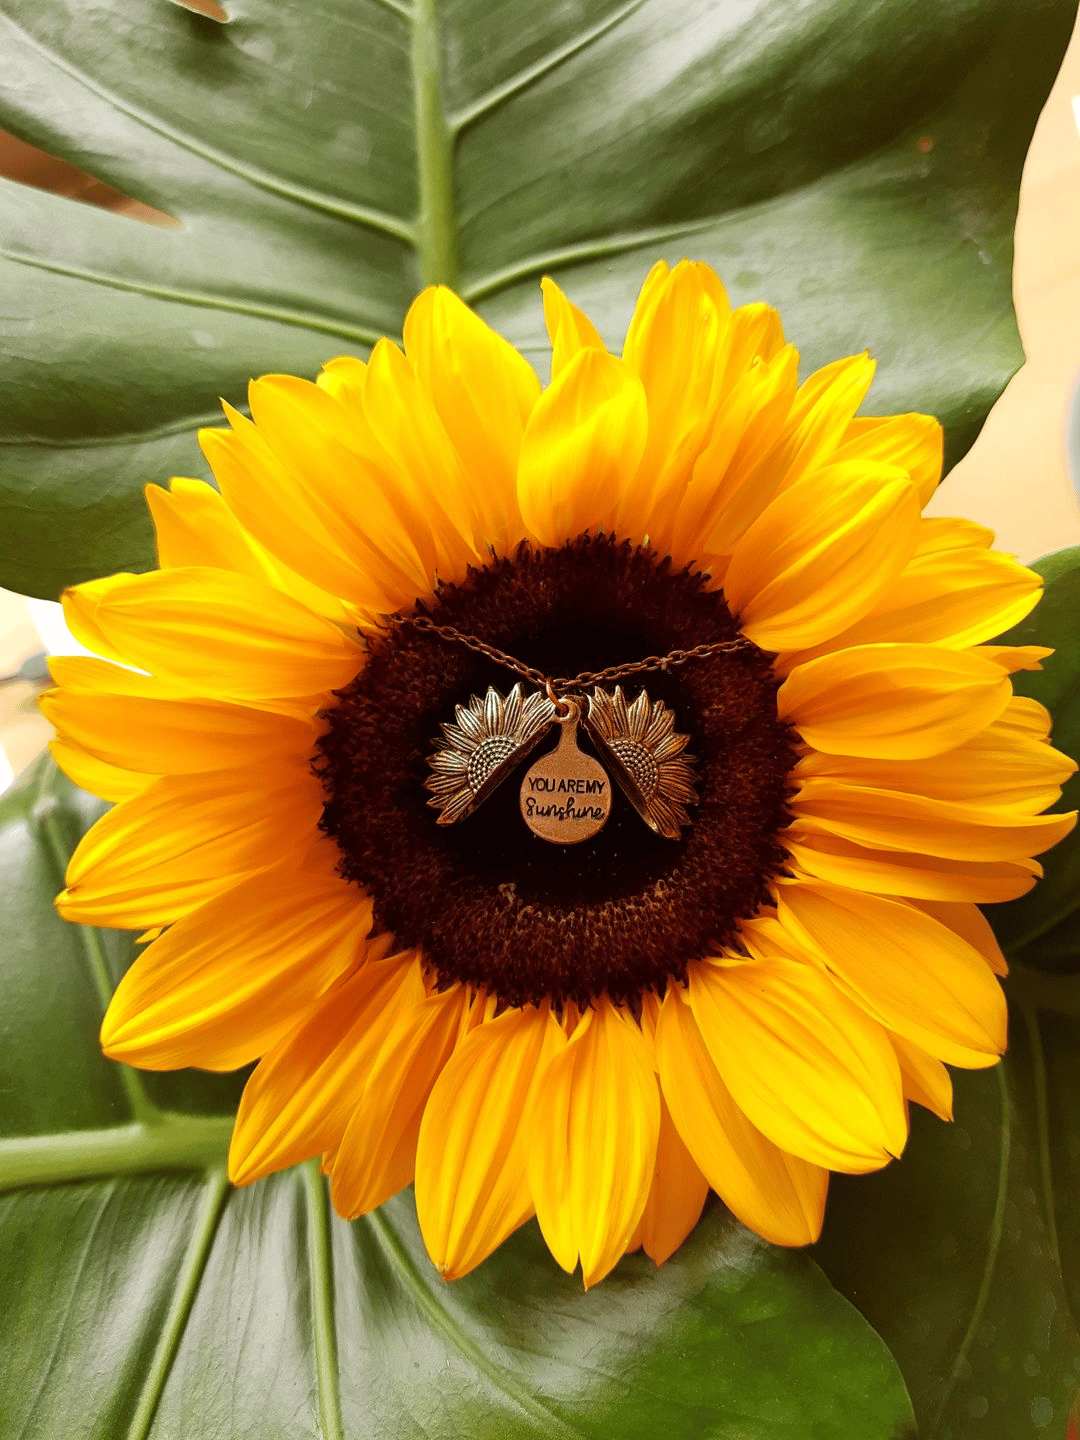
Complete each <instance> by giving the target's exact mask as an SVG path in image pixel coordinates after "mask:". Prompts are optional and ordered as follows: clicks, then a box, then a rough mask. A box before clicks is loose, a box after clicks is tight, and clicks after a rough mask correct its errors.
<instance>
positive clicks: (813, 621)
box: [724, 465, 919, 650]
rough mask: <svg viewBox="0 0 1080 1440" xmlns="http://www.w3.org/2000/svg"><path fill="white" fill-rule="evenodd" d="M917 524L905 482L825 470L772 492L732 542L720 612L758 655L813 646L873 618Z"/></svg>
mask: <svg viewBox="0 0 1080 1440" xmlns="http://www.w3.org/2000/svg"><path fill="white" fill-rule="evenodd" d="M918 523H919V506H918V500H917V497H916V495H915V491H914V489H913V488H912V486H911V484H910V482H909V481H908V479H907V477H906V476H902V475H899V473H898V472H895V471H890V470H887V469H885V468H884V467H877V466H870V467H868V466H862V467H855V466H852V465H843V466H826V467H825V468H823V469H821V470H817V471H815V472H814V474H812V475H810V476H807V478H806V479H804V480H802V481H801V482H800V483H799V484H798V485H794V486H792V487H791V488H789V489H785V490H783V491H781V493H780V494H779V495H778V496H777V497H776V499H775V500H773V501H772V502H771V503H770V504H769V505H768V506H767V508H766V509H765V510H764V511H763V513H762V514H761V515H760V516H759V517H758V519H757V520H755V521H754V523H753V524H752V525H751V526H750V528H749V529H748V530H747V531H746V533H745V534H744V535H743V537H742V538H741V540H739V542H738V544H737V545H736V546H735V551H734V553H733V555H732V557H731V565H730V567H729V568H728V571H727V573H726V575H725V577H724V593H725V596H726V597H727V601H728V604H729V605H730V606H731V607H732V609H733V610H734V611H735V612H736V613H737V614H738V615H739V617H740V625H741V628H742V630H743V632H744V633H745V634H746V635H747V636H748V637H749V638H750V639H751V640H753V641H754V642H755V644H758V645H760V646H761V647H762V648H763V649H766V650H794V649H801V648H804V647H806V646H810V645H817V644H819V643H821V642H822V641H824V640H827V639H828V638H829V637H830V636H832V635H836V634H838V633H839V632H840V631H842V630H846V629H847V627H848V626H850V625H852V624H853V623H854V622H855V621H856V620H858V619H860V618H861V617H862V616H863V615H865V614H866V612H867V611H868V610H870V609H871V608H872V606H873V605H874V604H875V602H876V601H877V599H878V597H879V595H880V594H881V592H882V591H883V590H884V589H885V588H886V586H888V585H889V584H890V583H891V582H892V580H893V579H894V578H895V577H896V576H897V575H898V574H899V573H900V571H901V570H902V569H903V568H904V566H905V565H906V564H907V562H908V560H909V559H910V557H911V553H912V551H913V549H914V546H915V538H916V534H917V531H918Z"/></svg>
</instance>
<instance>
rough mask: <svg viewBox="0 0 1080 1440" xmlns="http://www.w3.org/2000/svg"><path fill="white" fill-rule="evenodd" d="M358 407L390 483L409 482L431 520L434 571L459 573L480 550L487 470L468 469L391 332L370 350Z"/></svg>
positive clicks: (419, 513) (421, 513)
mask: <svg viewBox="0 0 1080 1440" xmlns="http://www.w3.org/2000/svg"><path fill="white" fill-rule="evenodd" d="M463 358H464V357H463ZM364 415H365V418H366V419H367V422H368V425H369V426H370V428H371V432H372V434H373V435H374V437H375V439H376V440H377V442H378V444H379V445H380V446H381V447H382V449H383V450H384V451H385V453H386V455H387V456H388V457H389V461H390V471H391V475H392V476H393V478H394V482H395V484H396V485H397V486H399V487H402V488H404V486H405V485H407V486H408V488H409V494H410V498H411V500H412V502H413V514H414V515H415V516H416V517H418V518H419V517H426V518H428V519H429V521H430V523H431V529H432V535H433V537H434V539H435V543H436V556H437V564H438V566H439V572H440V574H441V575H442V576H443V577H444V578H459V577H463V576H464V573H465V569H466V567H467V566H468V565H470V564H473V563H475V562H476V561H477V560H482V559H483V558H484V543H483V542H484V538H485V537H484V535H483V533H482V531H483V528H484V526H483V524H482V522H481V518H480V509H479V507H478V504H477V500H478V497H480V496H481V495H482V494H483V492H484V490H485V489H486V485H487V477H486V476H482V475H471V476H470V475H466V473H465V470H464V468H463V467H462V463H461V460H460V459H459V458H458V454H457V451H456V450H455V449H454V447H453V445H452V444H451V443H450V437H449V436H448V435H447V433H446V429H445V427H444V425H443V423H442V421H441V420H440V418H439V414H438V411H437V410H436V408H435V405H434V403H433V401H432V398H431V396H430V395H429V393H428V391H427V390H426V389H425V388H424V386H423V385H422V384H421V383H420V380H419V378H418V377H417V374H416V371H415V370H414V369H413V367H412V366H411V365H410V364H409V362H408V361H407V360H406V358H405V356H404V355H403V354H402V353H401V351H400V350H399V349H398V348H397V346H396V345H394V344H392V343H391V342H390V341H389V340H380V341H379V343H378V344H377V345H376V346H375V349H374V350H373V351H372V352H371V359H370V360H369V361H368V367H367V380H366V383H365V386H364ZM412 523H413V524H415V523H416V522H415V521H413V522H412Z"/></svg>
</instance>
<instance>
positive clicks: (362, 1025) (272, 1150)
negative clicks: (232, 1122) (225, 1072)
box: [229, 951, 424, 1185]
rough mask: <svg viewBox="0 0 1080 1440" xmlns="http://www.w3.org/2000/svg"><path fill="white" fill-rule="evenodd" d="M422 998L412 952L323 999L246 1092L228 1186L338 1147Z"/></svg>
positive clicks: (373, 965)
mask: <svg viewBox="0 0 1080 1440" xmlns="http://www.w3.org/2000/svg"><path fill="white" fill-rule="evenodd" d="M423 1000H424V982H423V979H422V976H421V971H420V963H419V959H418V957H417V955H416V953H415V952H414V951H406V952H404V953H403V954H400V955H391V956H390V957H389V958H388V959H385V960H369V961H368V963H367V964H366V965H363V966H362V967H361V968H360V969H359V970H358V971H357V972H356V973H355V974H354V975H350V976H349V978H348V979H347V980H344V981H342V982H341V984H340V985H336V986H334V988H333V989H332V990H330V991H329V992H328V993H327V994H326V995H324V996H323V997H322V999H321V1000H320V1001H318V1003H317V1004H316V1005H315V1006H314V1007H313V1008H312V1009H311V1010H310V1011H309V1012H308V1016H307V1018H306V1019H305V1020H304V1022H303V1024H301V1025H299V1026H298V1027H297V1028H296V1029H295V1030H293V1031H292V1032H291V1033H290V1034H289V1035H287V1036H286V1037H285V1038H284V1039H283V1040H281V1041H280V1042H279V1043H278V1044H277V1045H276V1046H275V1047H274V1048H273V1049H272V1050H271V1051H269V1053H268V1054H266V1055H265V1056H264V1057H263V1059H262V1060H261V1061H260V1062H259V1064H258V1065H257V1066H256V1067H255V1069H254V1071H253V1072H252V1074H251V1078H250V1079H249V1080H248V1082H247V1084H246V1085H245V1086H244V1093H243V1095H242V1096H241V1099H240V1108H239V1110H238V1112H237V1116H236V1126H235V1129H234V1130H233V1138H232V1144H231V1146H230V1147H229V1179H230V1180H231V1181H232V1183H233V1184H234V1185H250V1184H251V1182H252V1181H253V1180H259V1179H261V1178H262V1176H264V1175H269V1174H271V1173H272V1172H273V1171H275V1170H284V1169H285V1168H286V1166H288V1165H295V1164H297V1163H298V1162H299V1161H301V1160H308V1159H310V1158H311V1156H312V1155H321V1154H322V1153H323V1152H324V1151H326V1150H331V1149H336V1148H337V1146H338V1144H339V1143H340V1141H341V1137H342V1135H343V1134H344V1133H345V1127H346V1125H347V1124H348V1122H349V1117H350V1116H351V1114H352V1112H353V1110H354V1109H355V1107H356V1105H357V1104H358V1102H359V1100H360V1097H361V1095H362V1094H363V1093H364V1084H365V1082H366V1080H367V1075H368V1071H369V1070H370V1069H371V1066H372V1064H373V1063H374V1061H375V1057H376V1056H377V1055H378V1053H379V1051H380V1049H381V1048H382V1044H383V1041H384V1040H385V1039H386V1035H387V1032H388V1031H389V1030H390V1029H391V1028H392V1027H393V1024H394V1022H395V1020H396V1018H397V1016H398V1013H399V1012H406V1011H415V1010H416V1008H417V1007H418V1006H419V1005H421V1004H422V1003H423Z"/></svg>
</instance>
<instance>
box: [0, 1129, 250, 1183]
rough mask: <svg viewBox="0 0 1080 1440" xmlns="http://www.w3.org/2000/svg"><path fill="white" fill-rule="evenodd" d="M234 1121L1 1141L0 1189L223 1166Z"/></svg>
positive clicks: (71, 1133)
mask: <svg viewBox="0 0 1080 1440" xmlns="http://www.w3.org/2000/svg"><path fill="white" fill-rule="evenodd" d="M232 1128H233V1121H232V1117H231V1116H226V1115H170V1114H167V1113H163V1114H162V1115H161V1118H160V1119H159V1120H156V1121H155V1122H154V1123H153V1124H151V1125H144V1124H140V1123H138V1122H136V1123H135V1124H133V1125H117V1126H116V1127H115V1128H111V1129H108V1130H70V1131H66V1132H64V1133H63V1134H60V1135H19V1136H14V1137H12V1138H10V1139H5V1140H0V1191H3V1190H19V1189H22V1188H23V1187H24V1186H28V1185H60V1184H63V1183H65V1182H67V1181H71V1180H98V1179H109V1178H111V1177H113V1176H114V1175H137V1174H140V1173H143V1172H145V1171H149V1170H206V1169H210V1168H211V1167H214V1166H220V1165H222V1164H223V1163H224V1159H225V1156H226V1154H227V1153H228V1148H229V1137H230V1135H231V1134H232Z"/></svg>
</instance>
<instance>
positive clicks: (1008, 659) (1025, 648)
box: [971, 645, 1054, 675]
mask: <svg viewBox="0 0 1080 1440" xmlns="http://www.w3.org/2000/svg"><path fill="white" fill-rule="evenodd" d="M971 653H972V654H973V655H981V656H982V657H983V658H984V659H985V660H992V661H993V662H994V664H995V665H1000V666H1001V668H1002V669H1003V670H1007V671H1008V672H1009V674H1010V675H1013V674H1015V673H1016V671H1017V670H1041V669H1042V662H1043V661H1044V660H1045V659H1047V657H1048V656H1050V655H1052V654H1053V653H1054V652H1053V650H1048V649H1047V648H1046V646H1045V645H973V646H972V648H971Z"/></svg>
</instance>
